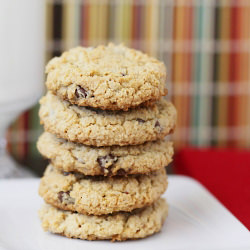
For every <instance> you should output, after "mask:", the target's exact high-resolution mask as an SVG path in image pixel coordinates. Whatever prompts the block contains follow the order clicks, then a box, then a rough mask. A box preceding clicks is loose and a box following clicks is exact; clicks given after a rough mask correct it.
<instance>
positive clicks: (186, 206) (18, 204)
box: [0, 176, 250, 250]
mask: <svg viewBox="0 0 250 250" xmlns="http://www.w3.org/2000/svg"><path fill="white" fill-rule="evenodd" d="M38 185H39V179H19V180H1V181H0V190H5V191H4V192H2V191H0V192H1V200H0V204H1V205H0V221H1V223H0V249H1V250H2V249H5V250H6V249H11V250H15V249H18V250H33V249H36V250H39V249H46V250H57V249H60V250H64V249H65V250H66V249H76V250H77V249H85V250H87V249H97V248H98V247H99V248H101V249H103V250H105V249H108V250H112V249H118V250H119V249H128V248H129V249H137V250H140V249H143V250H145V249H153V248H156V249H159V250H161V249H164V250H168V249H179V250H181V249H185V250H189V249H192V250H196V249H199V250H202V249H204V250H205V249H207V250H208V249H209V250H212V249H237V250H240V249H242V250H243V249H250V237H249V236H250V235H249V232H248V230H247V229H246V228H245V227H244V226H243V225H242V224H241V223H240V222H239V221H238V220H237V219H236V218H235V217H234V216H233V215H232V214H231V213H230V212H229V211H228V210H227V209H225V208H224V207H223V206H222V205H221V204H220V203H219V202H218V201H217V200H216V199H215V198H214V197H213V196H212V195H211V194H210V193H209V192H208V191H207V190H206V189H205V188H204V187H203V186H202V185H200V184H199V183H198V182H197V181H195V180H193V179H191V178H187V177H181V176H170V177H169V188H168V190H167V192H166V193H165V194H164V195H163V197H165V198H166V199H167V200H168V203H169V204H170V210H169V217H168V218H167V220H166V222H165V224H164V227H163V229H162V231H161V232H160V233H158V234H156V235H153V236H151V237H148V238H146V239H142V240H135V241H127V242H122V243H111V242H109V241H96V242H90V241H82V240H76V239H67V238H65V237H62V236H57V235H53V234H50V233H45V232H43V230H42V229H41V226H40V221H39V218H38V215H37V210H38V209H39V207H40V206H41V204H42V203H43V201H42V199H41V198H40V197H39V196H38V194H37V190H38ZM6 190H8V192H6Z"/></svg>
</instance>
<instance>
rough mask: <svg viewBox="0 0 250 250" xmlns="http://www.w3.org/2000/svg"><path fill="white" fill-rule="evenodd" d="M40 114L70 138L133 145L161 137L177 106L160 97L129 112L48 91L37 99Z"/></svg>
mask: <svg viewBox="0 0 250 250" xmlns="http://www.w3.org/2000/svg"><path fill="white" fill-rule="evenodd" d="M40 104H41V106H40V110H39V116H40V120H41V123H42V124H43V125H44V128H45V130H46V131H48V132H50V133H52V134H55V135H57V136H58V137H60V138H64V139H66V140H69V141H73V142H78V143H82V144H86V145H93V146H112V145H120V146H124V145H135V144H143V143H144V142H146V141H154V140H157V139H163V138H164V136H166V135H167V134H170V133H171V132H173V130H174V127H175V124H176V116H177V115H176V110H175V107H174V106H173V104H171V103H170V102H168V101H166V100H165V99H163V98H162V99H161V100H160V101H158V102H156V104H154V105H153V106H150V107H138V108H136V109H132V110H130V111H129V112H126V111H103V110H98V109H93V108H89V107H78V106H76V105H72V104H70V103H69V102H67V101H61V100H60V99H59V97H57V96H55V95H54V94H52V93H51V92H48V93H47V94H46V95H45V96H44V97H42V98H41V100H40Z"/></svg>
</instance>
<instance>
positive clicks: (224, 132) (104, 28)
mask: <svg viewBox="0 0 250 250" xmlns="http://www.w3.org/2000/svg"><path fill="white" fill-rule="evenodd" d="M108 42H114V43H124V44H125V45H127V46H129V47H133V48H136V49H140V50H142V51H144V52H146V53H148V54H150V55H152V56H155V57H157V58H158V59H160V60H162V61H164V62H165V64H166V65H167V69H168V80H167V84H166V85H167V88H168V89H169V95H168V97H167V98H169V99H171V100H172V101H173V102H174V104H175V106H176V108H177V110H178V126H177V128H176V132H175V134H174V136H173V140H174V142H175V148H176V152H177V153H178V152H181V150H183V149H185V148H190V147H192V148H224V149H225V148H230V149H249V147H250V1H249V0H237V1H236V0H234V1H233V0H219V1H215V0H185V1H184V0H183V1H181V0H175V1H174V0H151V1H149V0H109V1H108V0H91V1H90V0H89V1H87V0H67V1H59V0H47V1H46V48H45V51H44V53H45V57H46V60H45V62H46V63H47V61H48V60H49V59H50V58H52V57H54V56H59V55H60V54H61V52H62V51H64V50H67V49H69V48H71V47H74V46H77V45H82V46H96V45H98V44H107V43H108ZM38 108H39V107H38V105H35V106H34V107H32V108H31V109H29V110H28V111H26V112H24V113H23V114H21V115H20V116H19V117H18V118H17V119H16V120H15V121H14V122H13V123H12V125H11V126H10V128H9V130H8V133H7V139H8V151H9V152H10V154H11V155H13V157H14V158H15V159H16V160H17V161H18V162H19V163H21V164H23V165H27V166H29V168H31V169H32V170H34V171H35V172H36V173H37V174H40V175H41V173H42V172H43V170H44V168H45V166H46V161H45V160H44V159H42V157H41V156H40V154H39V153H38V151H37V149H36V141H37V138H38V136H39V135H40V134H41V132H42V127H41V126H40V125H39V119H38V115H37V113H38Z"/></svg>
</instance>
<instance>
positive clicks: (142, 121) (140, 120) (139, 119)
mask: <svg viewBox="0 0 250 250" xmlns="http://www.w3.org/2000/svg"><path fill="white" fill-rule="evenodd" d="M136 121H138V122H139V123H144V122H145V120H143V119H141V118H137V119H136Z"/></svg>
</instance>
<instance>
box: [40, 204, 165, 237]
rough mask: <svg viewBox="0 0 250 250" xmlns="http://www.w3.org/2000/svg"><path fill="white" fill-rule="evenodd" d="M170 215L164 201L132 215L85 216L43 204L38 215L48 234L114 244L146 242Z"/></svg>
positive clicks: (125, 213) (138, 210)
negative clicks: (129, 240)
mask: <svg viewBox="0 0 250 250" xmlns="http://www.w3.org/2000/svg"><path fill="white" fill-rule="evenodd" d="M167 214H168V206H167V204H166V202H165V200H164V199H159V200H157V201H156V202H154V203H153V204H152V205H150V206H148V207H145V208H142V209H136V210H134V211H132V212H131V213H127V212H119V213H116V214H113V215H102V216H95V215H84V214H78V213H73V212H70V211H63V210H59V209H57V208H54V207H52V206H50V205H47V204H44V205H43V207H42V208H41V209H40V211H39V217H40V219H41V221H42V227H43V229H44V230H45V231H50V232H52V233H56V234H61V235H64V236H67V237H69V238H79V239H84V240H112V241H116V240H117V241H123V240H127V239H139V238H145V237H147V236H149V235H152V234H154V233H156V232H159V231H160V230H161V228H162V225H163V223H164V221H165V219H166V217H167Z"/></svg>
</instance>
